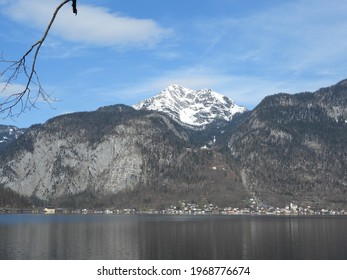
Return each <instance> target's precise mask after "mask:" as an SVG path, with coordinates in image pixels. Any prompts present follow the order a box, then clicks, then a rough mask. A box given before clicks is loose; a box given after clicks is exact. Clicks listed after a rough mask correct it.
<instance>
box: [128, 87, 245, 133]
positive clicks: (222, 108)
mask: <svg viewBox="0 0 347 280" xmlns="http://www.w3.org/2000/svg"><path fill="white" fill-rule="evenodd" d="M133 107H134V108H135V109H137V110H153V111H159V112H164V113H166V114H168V115H169V116H170V117H171V118H172V119H174V120H175V121H177V122H179V123H181V124H183V125H189V126H192V127H199V128H201V127H204V126H206V125H208V124H211V123H212V122H214V121H216V120H225V121H230V120H232V118H233V117H234V115H235V114H237V113H243V112H245V111H246V108H245V107H240V106H238V105H236V104H235V102H234V101H232V100H231V99H229V98H228V97H226V96H223V95H221V94H219V93H217V92H214V91H212V90H210V89H201V90H191V89H187V88H184V87H182V86H179V85H171V86H169V87H168V88H166V89H165V90H163V91H161V92H160V93H159V94H158V95H156V96H154V97H152V98H149V99H146V100H144V101H141V102H140V103H138V104H136V105H134V106H133Z"/></svg>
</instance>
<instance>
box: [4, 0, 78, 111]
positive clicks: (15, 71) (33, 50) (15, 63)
mask: <svg viewBox="0 0 347 280" xmlns="http://www.w3.org/2000/svg"><path fill="white" fill-rule="evenodd" d="M70 1H72V11H73V13H75V14H77V4H76V2H77V0H65V1H62V2H61V3H60V4H59V5H58V6H57V7H56V9H55V11H54V13H53V15H52V18H51V20H50V22H49V24H48V26H47V28H46V30H45V33H44V34H43V36H42V38H41V39H40V40H39V41H37V42H36V43H35V44H33V45H32V46H31V47H30V48H29V50H28V51H27V52H26V53H25V54H24V55H23V56H22V57H21V58H20V59H19V60H5V59H4V58H3V55H2V54H1V56H0V63H3V64H5V65H6V66H5V69H4V70H2V71H1V72H0V79H3V78H5V79H4V80H0V85H1V84H3V88H2V90H1V91H0V98H1V99H0V114H4V115H5V117H14V116H18V115H20V114H21V113H22V112H24V111H25V110H26V109H28V108H30V107H35V103H36V101H37V100H38V99H39V98H40V97H41V98H42V99H43V100H45V101H47V102H48V103H49V102H50V101H52V98H51V97H50V96H49V95H48V94H47V93H46V92H45V90H44V89H43V87H42V86H41V82H40V79H39V76H38V74H37V72H36V68H35V67H36V61H37V57H38V54H39V51H40V49H41V46H42V44H43V43H44V41H45V40H46V38H47V35H48V33H49V31H50V29H51V27H52V25H53V23H54V21H55V18H56V16H57V14H58V12H59V10H60V9H61V8H62V7H63V6H64V5H65V4H67V3H68V2H70ZM31 54H32V55H33V57H32V62H31V67H28V64H27V59H29V55H31ZM21 75H22V76H23V75H24V79H25V81H26V82H25V83H24V89H23V90H19V91H18V92H15V93H9V95H8V96H6V91H7V90H8V89H9V86H10V85H11V84H13V82H14V81H16V80H18V79H19V78H20V76H21ZM32 86H36V87H37V88H38V89H37V92H36V94H33V93H32ZM1 94H2V95H4V97H1ZM17 105H18V106H20V110H19V113H15V112H14V108H15V107H17Z"/></svg>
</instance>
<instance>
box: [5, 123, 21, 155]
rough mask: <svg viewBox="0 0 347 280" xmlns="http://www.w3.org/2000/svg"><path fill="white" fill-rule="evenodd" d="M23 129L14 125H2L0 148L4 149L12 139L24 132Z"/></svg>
mask: <svg viewBox="0 0 347 280" xmlns="http://www.w3.org/2000/svg"><path fill="white" fill-rule="evenodd" d="M24 131H25V129H21V128H18V127H15V126H12V125H0V150H1V149H4V148H5V147H6V146H7V145H8V144H9V143H10V142H11V141H13V140H15V139H17V138H18V137H19V136H20V135H22V134H23V133H24Z"/></svg>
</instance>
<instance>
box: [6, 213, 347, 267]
mask: <svg viewBox="0 0 347 280" xmlns="http://www.w3.org/2000/svg"><path fill="white" fill-rule="evenodd" d="M0 259H11V260H14V259H25V260H26V259H40V260H41V259H74V260H80V259H93V260H96V259H147V260H150V259H263V260H269V259H281V260H285V259H325V260H326V259H347V217H258V216H257V217H252V216H231V217H230V216H145V215H139V216H117V215H18V214H15V215H0Z"/></svg>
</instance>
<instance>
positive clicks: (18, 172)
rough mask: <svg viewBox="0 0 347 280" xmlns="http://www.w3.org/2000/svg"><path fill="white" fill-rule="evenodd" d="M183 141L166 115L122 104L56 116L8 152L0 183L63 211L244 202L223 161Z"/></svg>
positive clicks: (228, 165)
mask: <svg viewBox="0 0 347 280" xmlns="http://www.w3.org/2000/svg"><path fill="white" fill-rule="evenodd" d="M188 135H189V133H187V132H186V130H185V129H184V128H183V127H181V126H180V125H178V124H177V123H175V122H174V121H172V120H171V119H170V118H168V117H167V116H166V115H162V114H160V113H156V112H144V111H136V110H134V109H133V108H131V107H127V106H123V105H119V106H109V107H104V108H100V109H99V110H97V111H95V112H84V113H75V114H69V115H63V116H59V117H56V118H54V119H51V120H49V121H48V122H47V123H45V124H43V125H37V126H33V127H31V128H29V129H28V130H27V131H26V133H25V134H24V135H22V136H21V137H19V139H18V140H16V141H13V142H12V143H11V144H10V145H9V146H8V147H7V149H6V150H5V151H4V152H3V153H2V154H1V160H0V173H1V174H2V176H1V178H0V184H1V185H2V186H4V187H6V188H10V189H12V190H13V191H15V192H17V193H20V194H22V195H26V196H28V197H34V198H38V199H41V200H45V201H50V202H51V203H52V204H59V205H67V206H84V207H86V206H95V207H96V206H99V207H101V206H105V205H114V206H124V207H130V206H131V207H135V206H137V207H145V206H148V207H149V206H151V205H152V206H158V205H159V204H163V205H166V204H168V203H173V202H177V201H179V200H185V199H187V200H201V199H205V198H208V199H212V201H213V202H215V203H219V204H220V203H222V204H230V203H231V204H235V203H236V204H238V203H240V201H242V200H244V199H245V197H246V193H245V191H244V189H243V187H242V184H241V181H240V179H239V177H238V176H237V175H236V173H235V171H234V170H233V169H232V164H231V163H230V162H229V160H228V158H227V157H226V156H225V155H222V154H221V153H219V152H217V151H212V150H203V149H200V147H197V146H194V145H192V144H191V143H190V141H189V137H188ZM221 194H223V195H222V196H220V195H221Z"/></svg>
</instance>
